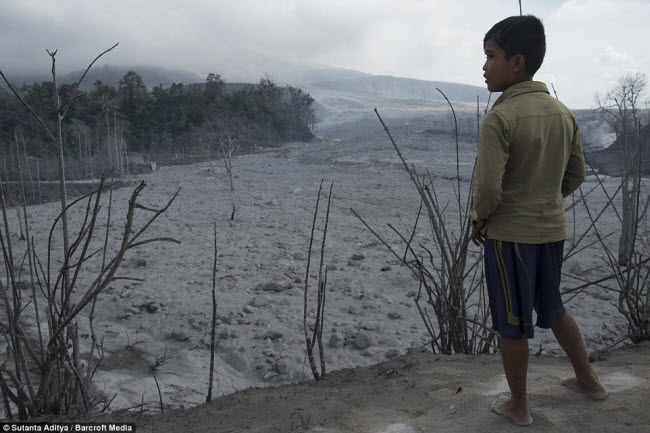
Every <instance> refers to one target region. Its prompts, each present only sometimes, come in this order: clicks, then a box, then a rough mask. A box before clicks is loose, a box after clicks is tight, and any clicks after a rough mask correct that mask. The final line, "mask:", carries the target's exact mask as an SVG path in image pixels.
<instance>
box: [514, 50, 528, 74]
mask: <svg viewBox="0 0 650 433" xmlns="http://www.w3.org/2000/svg"><path fill="white" fill-rule="evenodd" d="M511 64H512V71H513V72H515V73H519V72H521V71H524V72H525V71H526V59H525V58H524V56H523V55H521V54H515V55H514V56H512V60H511Z"/></svg>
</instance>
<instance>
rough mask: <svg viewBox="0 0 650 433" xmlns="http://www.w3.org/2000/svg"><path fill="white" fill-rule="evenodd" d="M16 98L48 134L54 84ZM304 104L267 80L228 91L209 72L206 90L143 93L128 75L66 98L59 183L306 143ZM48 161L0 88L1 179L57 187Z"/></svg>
mask: <svg viewBox="0 0 650 433" xmlns="http://www.w3.org/2000/svg"><path fill="white" fill-rule="evenodd" d="M17 90H18V92H19V93H20V94H21V96H22V97H23V99H24V100H25V102H26V103H27V104H29V106H30V107H31V108H32V109H33V111H34V112H35V114H37V115H38V116H39V117H40V118H41V119H42V120H43V122H44V123H45V124H46V125H47V126H48V127H49V128H50V130H55V121H56V110H55V108H54V107H55V98H56V92H55V89H54V84H53V83H52V82H48V81H43V82H41V83H33V84H31V85H28V84H23V85H22V86H21V87H19V88H18V89H17ZM73 92H74V86H73V85H71V84H61V85H59V86H58V96H59V98H60V100H61V101H67V100H69V99H70V98H72V97H73V96H74V95H73ZM313 101H314V99H313V98H312V97H311V96H310V95H309V94H307V93H305V92H304V91H302V90H301V89H298V88H295V87H291V86H278V85H277V84H276V83H274V82H273V81H272V80H271V79H270V78H268V77H263V78H262V79H261V80H260V82H259V83H257V84H232V83H226V82H225V81H224V80H223V79H222V78H221V77H220V76H219V75H218V74H213V73H211V74H209V75H208V76H207V78H206V80H205V83H192V84H182V83H173V84H171V85H170V86H168V87H165V86H163V85H158V86H154V87H153V88H151V89H148V88H147V87H146V86H145V84H144V83H143V80H142V78H141V77H140V76H139V75H138V74H137V73H136V72H135V71H129V72H128V73H126V74H125V75H124V76H123V77H122V79H121V80H120V81H119V84H118V85H117V86H111V85H107V84H104V83H102V82H101V81H99V80H97V81H95V83H94V85H93V88H92V90H90V91H89V92H87V93H86V94H84V96H83V97H80V98H76V99H74V98H73V102H72V103H71V104H70V106H69V109H68V110H67V113H66V115H65V118H64V119H63V124H62V136H63V143H64V155H65V159H66V178H68V179H85V178H96V177H99V176H100V175H101V174H102V173H107V174H108V175H114V176H121V175H124V174H126V173H127V172H128V171H129V169H130V168H131V169H134V167H135V165H136V162H139V163H143V162H145V163H148V162H149V161H160V160H163V159H176V160H183V159H186V158H188V157H189V156H207V157H211V156H217V155H218V154H219V153H220V149H223V147H224V144H225V145H226V146H230V147H231V148H232V147H234V148H235V150H236V151H240V152H242V151H252V150H254V149H256V148H258V147H266V146H278V145H280V144H282V143H285V142H289V141H293V140H306V139H310V138H312V137H313V132H314V125H315V117H314V112H313V108H312V103H313ZM231 150H232V149H231ZM56 154H57V149H56V146H55V145H54V143H52V140H51V138H50V137H48V135H47V134H46V132H45V130H44V128H43V126H42V125H40V124H39V122H38V121H37V120H36V119H35V117H34V116H32V115H31V114H30V113H29V111H28V109H27V108H26V107H25V106H23V104H21V102H20V101H19V100H18V99H17V98H16V97H15V96H14V95H13V94H12V93H11V92H10V91H8V90H6V89H0V160H2V164H1V166H0V179H1V180H3V181H5V182H9V181H16V180H18V179H19V177H20V176H22V177H23V178H24V179H25V180H27V181H36V180H37V179H38V180H39V181H40V180H53V179H56V176H57V167H56ZM129 164H131V167H129Z"/></svg>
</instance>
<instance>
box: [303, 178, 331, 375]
mask: <svg viewBox="0 0 650 433" xmlns="http://www.w3.org/2000/svg"><path fill="white" fill-rule="evenodd" d="M333 187H334V183H333V182H332V183H331V184H330V191H329V196H328V198H327V211H326V213H325V225H324V228H323V240H322V242H321V249H320V264H319V266H318V290H317V295H316V297H317V305H316V318H315V320H314V324H313V331H312V334H311V337H310V330H309V324H308V320H307V311H308V309H309V302H308V291H309V272H310V267H311V258H312V246H313V243H314V232H315V230H316V220H317V217H318V207H319V204H320V196H321V191H322V189H323V181H321V183H320V187H319V188H318V197H317V199H316V209H315V210H314V220H313V222H312V226H311V236H310V238H309V250H308V252H307V271H306V273H305V289H304V309H303V326H304V330H305V343H306V346H307V356H308V358H309V366H310V367H311V371H312V374H313V375H314V379H316V380H319V379H321V378H322V377H324V376H325V373H326V371H325V351H324V347H323V323H324V321H325V292H326V289H327V267H326V266H325V264H324V263H325V240H326V239H327V226H328V223H329V215H330V203H331V202H332V188H333ZM316 342H318V357H319V358H320V372H319V371H318V368H317V366H316V360H315V358H314V346H315V345H316Z"/></svg>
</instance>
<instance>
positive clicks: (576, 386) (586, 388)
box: [560, 377, 607, 400]
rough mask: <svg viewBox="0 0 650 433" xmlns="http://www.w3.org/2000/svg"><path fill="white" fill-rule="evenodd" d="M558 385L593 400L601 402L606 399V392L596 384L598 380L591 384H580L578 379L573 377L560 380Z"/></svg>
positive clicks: (598, 383)
mask: <svg viewBox="0 0 650 433" xmlns="http://www.w3.org/2000/svg"><path fill="white" fill-rule="evenodd" d="M560 383H561V384H562V385H564V386H566V387H567V388H571V389H572V390H574V391H576V392H579V393H581V394H584V395H586V396H587V397H590V398H593V399H594V400H603V399H605V398H607V390H606V389H605V387H604V386H602V385H601V384H600V382H598V380H595V381H593V382H591V383H581V382H578V379H576V378H575V377H568V378H566V379H562V380H561V381H560Z"/></svg>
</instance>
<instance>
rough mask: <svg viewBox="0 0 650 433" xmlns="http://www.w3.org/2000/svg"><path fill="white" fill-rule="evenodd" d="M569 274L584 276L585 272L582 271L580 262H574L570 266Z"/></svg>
mask: <svg viewBox="0 0 650 433" xmlns="http://www.w3.org/2000/svg"><path fill="white" fill-rule="evenodd" d="M569 272H570V273H571V274H573V275H578V276H581V275H584V271H583V270H582V266H580V263H578V262H573V263H571V264H570V265H569Z"/></svg>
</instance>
